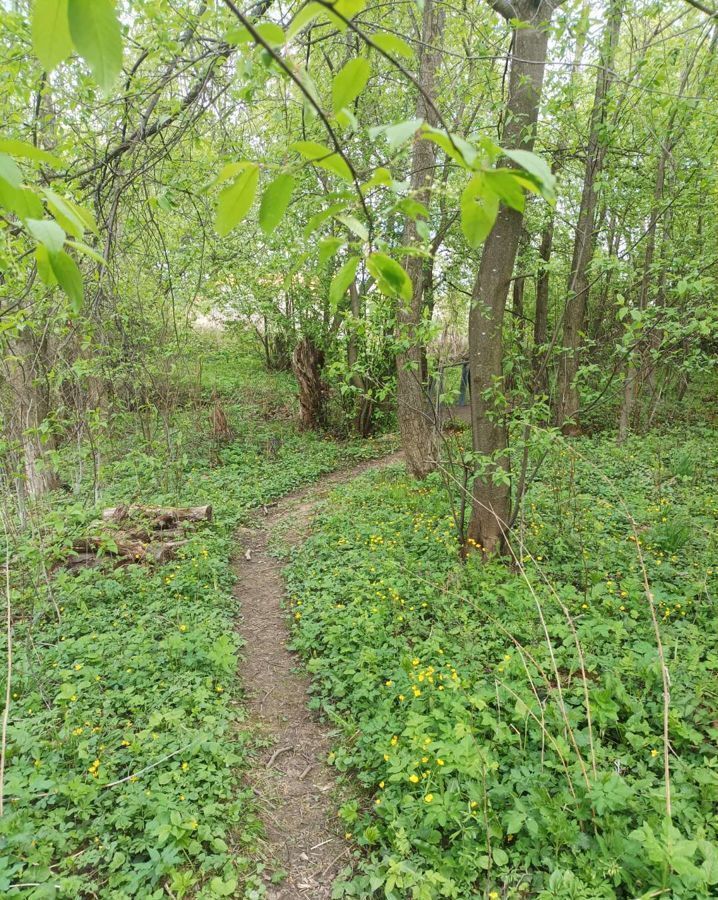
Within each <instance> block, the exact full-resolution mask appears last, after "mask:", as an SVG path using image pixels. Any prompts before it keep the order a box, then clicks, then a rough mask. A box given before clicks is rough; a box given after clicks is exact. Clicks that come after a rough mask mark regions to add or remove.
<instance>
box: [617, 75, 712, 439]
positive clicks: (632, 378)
mask: <svg viewBox="0 0 718 900" xmlns="http://www.w3.org/2000/svg"><path fill="white" fill-rule="evenodd" d="M694 61H695V60H693V59H691V60H690V61H689V63H688V64H687V66H686V67H685V69H684V70H683V74H682V76H681V84H680V88H679V91H678V95H677V97H676V100H677V101H678V102H680V100H681V98H682V97H683V94H684V93H685V90H686V87H687V86H688V80H689V77H690V73H691V69H692V67H693V62H694ZM678 102H677V103H676V105H675V106H674V107H673V109H672V110H671V113H670V115H669V117H668V122H667V124H666V129H665V134H664V137H663V140H662V141H661V152H660V153H659V155H658V166H657V168H656V182H655V187H654V189H653V202H652V204H651V214H650V217H649V220H648V230H647V232H646V251H645V255H644V258H643V273H642V275H641V288H640V292H639V296H638V308H639V309H640V310H641V311H643V310H645V309H646V307H647V306H648V295H649V293H650V288H651V282H652V279H653V259H654V256H655V252H656V230H657V227H658V221H659V219H660V217H661V214H662V210H661V207H662V204H663V193H664V189H665V185H666V169H667V167H668V161H669V159H670V157H671V153H672V152H673V148H674V147H675V144H676V135H675V125H676V117H677V115H678V109H679V106H678ZM641 355H642V348H641V347H640V346H639V347H635V348H634V349H633V350H632V352H631V354H630V356H629V358H628V363H627V366H626V378H625V381H624V383H623V403H622V404H621V412H620V415H619V421H618V442H619V444H620V443H622V442H623V441H625V439H626V437H627V436H628V433H629V431H630V429H631V422H632V421H633V408H634V406H635V404H636V399H637V397H638V393H639V387H640V359H641Z"/></svg>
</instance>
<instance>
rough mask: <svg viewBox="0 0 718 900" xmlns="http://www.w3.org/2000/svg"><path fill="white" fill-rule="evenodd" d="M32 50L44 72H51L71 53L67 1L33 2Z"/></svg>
mask: <svg viewBox="0 0 718 900" xmlns="http://www.w3.org/2000/svg"><path fill="white" fill-rule="evenodd" d="M32 48H33V50H34V51H35V56H37V58H38V59H39V60H40V62H41V63H42V66H43V68H44V69H45V71H46V72H52V70H53V69H54V68H55V66H56V65H57V64H58V63H61V62H62V61H63V59H67V57H68V56H69V55H70V54H71V53H72V38H71V37H70V26H69V22H68V14H67V0H35V5H34V6H33V10H32Z"/></svg>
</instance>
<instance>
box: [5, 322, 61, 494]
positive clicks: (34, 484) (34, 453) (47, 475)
mask: <svg viewBox="0 0 718 900" xmlns="http://www.w3.org/2000/svg"><path fill="white" fill-rule="evenodd" d="M9 351H10V352H9V354H8V357H7V359H6V360H5V373H6V378H7V383H8V386H9V388H10V392H11V395H12V396H11V398H10V407H11V412H10V419H9V423H8V424H9V431H10V437H11V438H12V439H13V440H14V441H16V442H17V444H18V445H19V447H20V450H21V453H22V467H23V473H24V478H23V488H24V491H25V493H26V494H27V496H28V497H30V498H31V499H33V500H37V499H38V498H39V497H42V496H43V495H44V494H47V493H48V492H49V491H52V490H55V489H56V488H58V487H59V479H58V477H57V474H56V473H55V471H54V470H53V468H52V466H51V464H50V462H49V460H48V454H49V452H50V451H52V450H53V449H54V447H55V438H54V435H53V434H52V432H51V431H50V430H49V429H48V428H47V425H48V416H49V414H50V386H49V382H48V379H47V366H46V363H47V359H46V357H47V342H46V339H45V338H44V337H43V338H40V339H38V338H37V337H36V336H35V335H34V334H33V333H32V331H31V330H30V329H29V328H25V329H24V330H23V331H22V332H21V333H20V335H19V336H18V337H17V338H16V339H15V340H13V342H12V345H11V346H10V348H9Z"/></svg>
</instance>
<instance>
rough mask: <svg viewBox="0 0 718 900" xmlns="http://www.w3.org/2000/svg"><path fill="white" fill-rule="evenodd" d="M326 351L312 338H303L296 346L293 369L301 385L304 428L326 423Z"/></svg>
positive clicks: (318, 426) (320, 425)
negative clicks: (324, 370)
mask: <svg viewBox="0 0 718 900" xmlns="http://www.w3.org/2000/svg"><path fill="white" fill-rule="evenodd" d="M323 367H324V353H323V352H322V351H321V350H320V349H319V348H318V347H316V346H315V344H314V343H313V342H312V341H311V339H310V338H306V337H305V338H302V339H301V340H300V341H299V343H298V344H297V346H296V347H295V348H294V354H293V356H292V370H293V371H294V377H295V378H296V379H297V386H298V387H299V410H300V424H301V427H302V429H303V430H305V431H309V430H316V429H320V428H324V426H325V425H326V385H325V384H324V380H323V379H322V368H323Z"/></svg>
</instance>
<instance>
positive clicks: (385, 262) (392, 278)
mask: <svg viewBox="0 0 718 900" xmlns="http://www.w3.org/2000/svg"><path fill="white" fill-rule="evenodd" d="M366 264H367V268H368V269H369V271H370V272H371V274H372V275H373V276H374V278H375V279H376V283H377V287H378V288H379V290H380V291H381V292H382V294H385V295H386V296H387V297H400V298H401V299H402V300H405V301H406V302H407V303H408V302H409V301H410V300H411V298H412V296H413V293H414V289H413V286H412V284H411V279H410V278H409V276H408V275H407V274H406V272H405V271H404V269H403V268H402V266H400V265H399V263H398V262H397V261H396V260H395V259H392V258H391V257H390V256H387V255H386V253H372V254H371V256H370V257H369V258H368V259H367V261H366Z"/></svg>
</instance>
